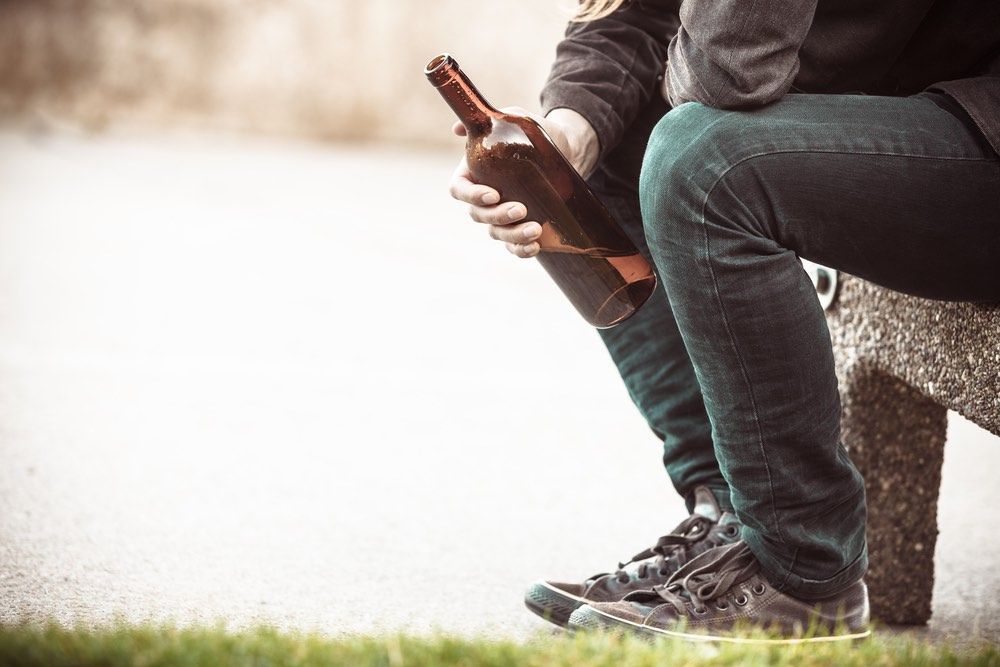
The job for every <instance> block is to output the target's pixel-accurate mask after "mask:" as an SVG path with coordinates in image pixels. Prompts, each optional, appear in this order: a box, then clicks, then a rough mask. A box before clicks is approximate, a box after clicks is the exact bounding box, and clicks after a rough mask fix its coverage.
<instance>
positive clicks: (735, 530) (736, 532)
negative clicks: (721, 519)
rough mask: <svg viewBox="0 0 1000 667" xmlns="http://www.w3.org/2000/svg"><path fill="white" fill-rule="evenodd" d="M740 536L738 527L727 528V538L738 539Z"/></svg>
mask: <svg viewBox="0 0 1000 667" xmlns="http://www.w3.org/2000/svg"><path fill="white" fill-rule="evenodd" d="M739 534H740V529H739V528H737V527H736V526H728V527H727V528H726V536H727V537H736V536H737V535H739Z"/></svg>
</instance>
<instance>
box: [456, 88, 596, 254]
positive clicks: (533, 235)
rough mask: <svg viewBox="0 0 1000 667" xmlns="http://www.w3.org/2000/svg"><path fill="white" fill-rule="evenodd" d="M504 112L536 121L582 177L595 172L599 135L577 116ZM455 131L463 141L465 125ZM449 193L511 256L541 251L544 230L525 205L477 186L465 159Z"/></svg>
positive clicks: (567, 111)
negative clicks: (485, 227) (483, 225)
mask: <svg viewBox="0 0 1000 667" xmlns="http://www.w3.org/2000/svg"><path fill="white" fill-rule="evenodd" d="M504 111H505V112H507V113H514V114H520V115H525V116H530V117H531V118H534V119H535V120H536V121H537V122H538V123H539V124H540V125H541V126H542V128H543V129H544V130H545V131H546V133H548V135H549V137H550V138H551V139H552V141H553V143H555V145H556V147H557V148H558V149H559V150H560V151H561V152H562V154H563V155H564V156H565V157H566V159H567V160H568V161H569V163H570V164H571V165H573V167H574V168H575V169H576V170H577V171H578V172H580V173H581V174H583V175H585V176H586V175H588V174H589V173H590V172H591V171H592V170H593V169H594V166H595V165H596V164H597V156H598V153H599V150H600V149H599V145H598V141H597V133H596V132H594V128H593V127H591V125H590V123H589V122H587V120H586V119H585V118H584V117H583V116H581V115H580V114H578V113H577V112H575V111H573V110H571V109H553V110H552V111H551V112H549V114H548V116H546V117H545V118H542V117H541V116H536V115H534V114H529V113H528V112H526V111H524V110H523V109H521V108H518V107H508V108H506V109H504ZM452 131H453V132H454V133H455V134H457V135H458V136H460V137H463V136H465V126H464V125H462V124H461V123H455V125H454V126H453V127H452ZM449 191H450V192H451V196H452V197H454V198H455V199H457V200H458V201H461V202H465V203H466V204H468V205H469V217H471V218H472V219H473V220H474V221H476V222H479V223H482V224H485V225H488V227H487V229H488V231H489V235H490V237H491V238H493V239H496V240H497V241H500V242H502V243H503V244H504V245H505V246H506V248H507V250H508V251H509V252H510V253H511V254H514V255H517V256H518V257H534V256H535V255H537V254H538V253H539V251H540V250H541V248H540V247H539V245H538V237H539V236H541V234H542V226H541V225H540V224H539V223H538V222H535V221H534V220H525V219H524V218H525V217H526V216H527V214H528V209H527V208H526V207H525V205H524V204H522V203H521V202H516V201H505V202H501V201H500V193H499V192H497V191H496V190H494V189H493V188H491V187H488V186H486V185H480V184H478V183H476V182H475V181H474V180H473V178H472V174H470V173H469V165H468V164H467V163H466V161H465V158H464V157H463V158H462V161H461V162H459V163H458V167H457V168H456V169H455V173H454V174H452V177H451V185H450V188H449Z"/></svg>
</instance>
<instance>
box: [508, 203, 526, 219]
mask: <svg viewBox="0 0 1000 667" xmlns="http://www.w3.org/2000/svg"><path fill="white" fill-rule="evenodd" d="M507 217H508V218H510V219H511V220H520V219H521V218H522V217H524V209H523V208H522V207H520V206H511V207H510V209H509V210H508V211H507Z"/></svg>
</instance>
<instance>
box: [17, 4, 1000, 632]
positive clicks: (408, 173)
mask: <svg viewBox="0 0 1000 667" xmlns="http://www.w3.org/2000/svg"><path fill="white" fill-rule="evenodd" d="M568 4H571V3H570V2H569V0H547V1H545V2H539V1H538V0H504V1H503V2H496V1H494V2H475V3H472V2H462V1H459V0H422V1H420V2H417V1H415V0H409V1H407V0H368V1H366V2H357V1H354V2H350V1H347V0H322V1H321V0H281V1H279V0H242V1H238V0H137V1H132V2H126V1H124V0H0V622H13V621H18V620H45V619H55V620H58V621H60V622H64V623H74V622H83V623H103V622H110V621H113V620H115V619H125V620H128V621H142V620H155V621H162V620H176V621H179V622H190V621H216V620H220V621H223V622H225V623H227V624H230V625H233V626H243V625H247V624H253V623H271V624H276V625H279V626H282V627H296V628H303V629H310V628H316V629H320V630H322V631H324V632H329V633H344V632H378V631H396V630H410V631H417V632H426V631H430V630H433V629H440V630H445V631H448V632H461V633H475V634H484V633H485V634H501V635H513V636H525V635H528V634H530V633H532V632H535V631H538V630H543V629H544V628H545V625H544V623H542V622H541V621H538V620H536V619H535V618H534V617H533V616H531V615H530V614H529V613H528V612H527V611H525V610H524V609H523V608H522V606H521V592H522V590H523V589H524V587H526V586H527V585H528V584H529V583H530V582H531V581H532V580H533V579H536V578H540V577H549V578H558V579H563V580H567V579H568V580H574V579H583V578H584V577H586V576H588V575H591V574H593V573H594V572H597V571H601V570H606V569H608V568H610V567H613V566H614V564H615V563H617V562H618V561H619V560H622V559H625V558H627V557H628V556H630V555H631V554H633V553H635V552H637V551H639V550H640V549H642V548H643V547H645V546H648V544H650V543H651V542H652V541H653V540H655V538H656V537H657V536H659V535H661V534H663V533H665V532H667V531H668V530H670V529H671V528H672V527H673V526H674V525H675V524H676V523H678V522H679V521H680V520H681V519H683V518H684V515H685V512H684V508H683V505H682V504H681V502H680V501H679V500H678V499H677V498H676V497H675V495H674V494H673V491H672V489H671V488H670V487H669V484H668V481H667V478H666V475H665V474H664V473H663V471H662V469H661V468H660V463H659V456H660V452H659V443H658V442H657V441H656V439H655V438H654V437H653V435H652V434H651V433H650V432H649V431H648V429H647V428H646V427H645V425H644V424H643V423H642V421H641V419H640V418H639V417H638V415H637V414H636V411H635V410H634V408H633V407H632V405H631V404H630V401H629V399H628V396H627V394H626V392H625V390H624V388H623V387H622V385H621V383H620V381H619V380H618V377H617V374H616V372H615V370H614V368H613V366H612V365H611V363H610V361H609V360H608V358H607V354H606V352H605V351H604V349H603V346H602V345H601V343H600V340H599V339H598V337H597V335H596V334H595V333H594V332H593V330H591V329H589V328H588V327H587V326H586V325H584V324H583V322H582V321H580V320H579V318H578V316H577V315H576V314H575V312H573V310H572V308H571V307H570V306H569V305H568V304H567V303H566V302H565V301H564V300H563V298H562V297H561V296H560V295H559V293H558V291H557V290H556V288H555V287H554V286H553V285H551V284H550V282H549V280H548V279H547V278H546V276H545V274H544V272H543V271H542V270H541V269H540V268H539V267H538V266H537V265H536V264H535V263H534V262H524V261H518V260H515V259H513V258H511V257H510V256H508V255H507V253H506V252H505V251H504V250H503V249H502V248H501V247H499V246H498V244H496V243H492V242H489V241H488V240H487V236H486V232H485V230H484V229H483V228H482V227H481V226H479V225H475V224H473V223H471V222H469V221H468V220H467V218H466V217H465V211H464V208H463V207H462V206H461V205H459V204H457V203H455V202H452V201H451V200H450V199H449V198H448V196H447V194H446V185H447V181H448V178H449V176H450V173H451V171H452V169H453V168H454V166H455V164H456V162H457V160H458V156H459V154H460V152H461V145H462V142H461V140H459V139H457V138H455V137H453V136H451V135H450V133H449V128H450V125H451V122H452V117H451V113H450V111H449V110H448V109H447V107H446V106H445V105H444V104H443V102H442V101H441V100H440V99H439V97H438V95H437V94H436V92H435V91H434V90H433V89H432V88H431V87H430V86H429V85H428V84H427V83H426V81H425V80H424V78H423V75H422V72H421V70H422V68H423V66H424V64H425V63H426V62H427V61H428V60H429V59H430V58H431V57H432V56H434V55H435V54H437V53H438V52H440V51H443V50H447V51H450V52H452V53H453V54H455V55H456V57H457V58H458V60H459V61H460V62H461V63H462V65H463V67H464V68H465V69H466V71H467V72H468V73H469V74H470V75H471V76H472V77H473V79H474V80H475V81H476V83H477V84H478V85H479V87H480V88H481V89H482V90H483V91H484V93H485V94H486V95H487V96H488V97H490V98H491V99H492V100H493V101H494V102H496V103H497V104H498V105H507V104H517V105H521V106H524V107H527V108H529V109H530V108H534V107H535V106H536V99H537V94H538V90H539V88H540V86H541V84H542V82H543V81H544V78H545V75H546V72H547V69H548V65H549V63H550V62H551V60H552V57H553V54H554V47H555V45H556V43H557V41H558V39H559V37H560V35H561V33H562V30H563V28H564V26H565V22H566V20H567V17H568V16H569V14H570V13H571V11H572V7H571V6H568ZM949 437H950V441H951V442H950V444H949V448H948V451H947V456H946V464H945V471H944V487H943V489H942V496H941V498H942V501H941V502H942V505H941V514H940V519H941V539H940V541H939V543H938V552H937V559H938V576H939V578H938V583H937V589H936V593H935V596H936V597H935V616H934V621H933V622H932V625H931V629H932V631H933V632H939V633H943V634H949V633H957V632H960V633H961V634H962V636H963V637H966V638H968V637H972V638H975V637H980V636H985V637H995V636H997V634H998V632H1000V626H998V625H997V623H998V621H997V618H998V617H1000V615H998V614H996V613H995V612H996V610H997V607H996V600H998V599H1000V563H997V562H996V561H995V559H994V560H992V561H988V562H986V563H985V564H984V563H983V560H982V559H981V558H979V559H978V560H974V559H975V558H976V553H979V552H982V551H984V550H986V551H988V550H989V549H990V548H991V546H996V537H995V536H993V535H992V532H991V531H990V530H989V528H988V527H989V526H990V525H993V524H995V523H996V521H997V519H998V518H1000V517H998V510H997V503H996V498H995V493H994V492H993V489H995V488H996V474H995V471H996V470H997V464H998V463H1000V443H998V442H997V440H996V439H995V438H991V437H989V436H987V435H985V434H984V433H983V432H982V431H979V430H978V429H976V428H975V427H973V426H971V425H970V424H968V423H966V422H964V421H962V420H960V419H958V418H954V419H953V420H952V422H951V431H950V436H949ZM623 497H627V498H630V499H632V500H633V501H634V504H633V503H629V504H622V503H619V502H617V501H613V500H612V499H619V498H623ZM658 508H659V509H658ZM595 527H599V530H595ZM970 536H972V537H970ZM970 540H973V541H975V543H976V544H977V545H978V546H979V548H978V549H975V550H973V549H968V548H967V547H966V545H967V544H968V543H969V541H970ZM991 540H992V541H991ZM973 573H974V574H975V576H972V575H973ZM991 605H992V606H991Z"/></svg>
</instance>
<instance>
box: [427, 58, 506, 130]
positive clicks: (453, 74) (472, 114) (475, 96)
mask: <svg viewBox="0 0 1000 667" xmlns="http://www.w3.org/2000/svg"><path fill="white" fill-rule="evenodd" d="M424 73H425V74H426V75H427V79H428V80H429V81H430V82H431V85H433V86H434V87H435V88H437V90H438V92H439V93H441V97H443V98H444V101H445V102H447V103H448V106H450V107H451V109H452V111H454V112H455V115H456V116H458V119H459V120H460V121H462V124H463V125H465V128H466V130H468V131H469V132H470V133H472V132H476V131H484V130H487V129H489V127H490V126H491V124H492V123H491V118H492V117H493V116H496V115H498V114H499V112H498V111H497V110H496V109H494V108H493V106H492V105H491V104H490V103H489V102H487V101H486V98H484V97H483V95H482V93H480V92H479V91H478V90H477V89H476V86H475V85H473V83H472V81H470V80H469V77H467V76H466V75H465V72H463V71H462V70H461V68H460V67H459V66H458V62H456V61H455V59H454V58H452V57H451V56H449V55H447V54H443V55H440V56H438V57H437V58H435V59H434V60H432V61H431V62H430V64H428V65H427V68H426V69H425V70H424Z"/></svg>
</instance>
